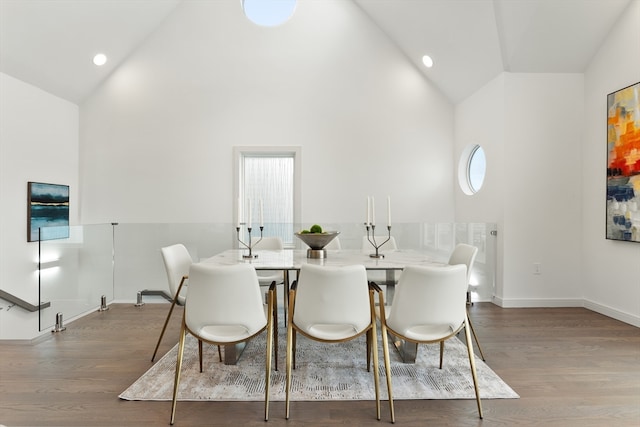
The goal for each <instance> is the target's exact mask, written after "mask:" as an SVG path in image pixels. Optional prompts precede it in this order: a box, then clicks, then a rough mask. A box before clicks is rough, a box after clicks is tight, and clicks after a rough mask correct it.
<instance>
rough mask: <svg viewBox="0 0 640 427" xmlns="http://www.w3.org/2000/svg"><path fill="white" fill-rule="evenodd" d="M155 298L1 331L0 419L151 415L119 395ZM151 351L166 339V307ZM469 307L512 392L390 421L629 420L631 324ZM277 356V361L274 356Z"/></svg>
mask: <svg viewBox="0 0 640 427" xmlns="http://www.w3.org/2000/svg"><path fill="white" fill-rule="evenodd" d="M167 310H168V305H166V304H146V305H145V306H143V307H141V308H136V307H134V306H133V304H113V305H111V306H110V310H109V311H106V312H95V313H92V314H90V315H88V316H86V317H84V318H82V319H79V320H77V321H75V322H72V323H68V324H66V325H65V326H67V330H66V331H64V332H61V333H56V334H51V335H48V336H46V337H45V338H42V339H39V340H37V341H36V342H35V343H19V342H0V424H4V425H7V426H162V425H168V424H169V415H170V406H171V404H170V402H127V401H121V400H119V399H118V397H117V396H118V394H119V393H121V392H122V391H123V390H124V389H125V388H127V387H128V386H129V385H130V384H131V383H132V382H133V381H135V380H136V379H137V378H138V377H139V376H140V375H141V374H142V373H144V372H145V371H146V370H147V369H148V368H149V367H150V366H151V361H150V358H151V354H152V353H153V348H154V346H155V343H156V340H157V338H158V334H159V332H160V328H161V327H162V322H163V321H164V317H165V315H166V313H167ZM176 310H177V312H175V313H174V315H173V318H172V322H171V323H170V325H169V328H168V330H167V335H166V337H165V340H164V342H163V343H162V345H161V347H160V350H159V354H160V355H162V354H164V353H165V352H166V351H168V350H169V349H170V348H171V347H172V346H173V345H174V344H175V343H176V341H177V339H176V337H177V335H178V329H179V322H180V316H181V315H182V310H181V308H177V309H176ZM471 317H472V319H473V323H474V326H475V328H476V331H477V333H478V335H479V338H480V342H481V345H482V347H483V350H484V353H485V356H486V357H487V364H488V365H489V366H490V367H491V368H492V369H493V370H494V371H496V372H497V373H498V374H499V375H500V376H501V377H502V378H503V379H504V380H505V381H506V382H507V383H508V384H509V385H510V386H511V387H512V388H513V389H514V390H515V391H516V392H517V393H518V394H520V396H521V398H520V399H506V400H483V407H484V419H483V420H480V419H479V418H478V413H477V410H476V405H475V402H474V401H473V400H457V401H456V400H427V401H424V400H419V401H396V402H395V405H396V425H401V426H428V425H430V426H456V427H458V426H536V425H544V426H563V427H564V426H580V427H589V426H598V427H600V426H634V427H637V426H640V329H638V328H635V327H633V326H630V325H627V324H624V323H621V322H618V321H616V320H613V319H610V318H607V317H605V316H602V315H599V314H597V313H594V312H591V311H589V310H586V309H581V308H550V309H501V308H499V307H496V306H494V305H493V304H489V303H483V304H475V305H474V306H473V307H472V308H471ZM281 366H284V363H282V364H281ZM382 409H383V412H382V420H381V421H380V422H379V423H380V424H376V423H378V422H377V421H376V420H375V414H374V412H375V411H374V409H373V405H372V402H358V401H356V402H353V401H350V402H292V403H291V418H290V420H289V421H286V420H285V419H284V403H283V402H272V404H271V410H270V420H269V422H268V424H266V423H265V422H264V421H263V420H262V411H263V403H262V402H240V403H228V402H179V403H178V408H177V414H176V424H175V425H176V426H204V425H207V426H231V425H234V426H236V425H242V426H267V425H270V426H274V427H275V426H284V425H287V426H329V425H350V426H365V425H366V426H369V425H382V424H385V425H389V424H390V422H389V414H388V407H387V406H386V405H384V404H383V406H382Z"/></svg>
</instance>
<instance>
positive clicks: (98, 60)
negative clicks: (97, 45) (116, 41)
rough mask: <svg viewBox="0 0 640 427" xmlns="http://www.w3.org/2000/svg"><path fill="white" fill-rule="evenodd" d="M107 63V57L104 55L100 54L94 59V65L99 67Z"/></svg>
mask: <svg viewBox="0 0 640 427" xmlns="http://www.w3.org/2000/svg"><path fill="white" fill-rule="evenodd" d="M106 62H107V55H105V54H104V53H99V54H97V55H96V56H94V57H93V63H94V64H96V65H97V66H101V65H104V64H106Z"/></svg>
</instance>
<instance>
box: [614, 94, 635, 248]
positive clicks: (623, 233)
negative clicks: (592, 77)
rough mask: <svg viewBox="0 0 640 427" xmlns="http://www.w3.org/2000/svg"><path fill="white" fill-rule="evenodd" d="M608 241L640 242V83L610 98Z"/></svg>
mask: <svg viewBox="0 0 640 427" xmlns="http://www.w3.org/2000/svg"><path fill="white" fill-rule="evenodd" d="M606 206H607V208H606V209H607V220H606V221H607V224H606V230H607V231H606V234H607V239H612V240H625V241H631V242H640V82H638V83H636V84H633V85H631V86H627V87H625V88H623V89H620V90H618V91H615V92H612V93H610V94H609V95H607V201H606Z"/></svg>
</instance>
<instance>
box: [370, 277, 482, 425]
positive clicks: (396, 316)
mask: <svg viewBox="0 0 640 427" xmlns="http://www.w3.org/2000/svg"><path fill="white" fill-rule="evenodd" d="M466 293H467V267H466V266H465V265H451V266H448V265H447V266H442V267H436V266H415V265H412V266H407V267H405V269H404V270H403V271H402V273H401V274H400V278H399V280H398V286H397V289H396V292H395V295H394V297H393V301H392V302H391V305H390V306H389V307H388V308H386V307H385V305H384V304H380V305H379V307H378V310H379V311H378V317H379V318H380V325H381V333H382V334H383V336H384V335H386V334H387V333H390V334H391V335H392V336H394V337H396V338H397V339H399V340H403V341H405V342H410V343H413V344H415V346H416V348H415V350H416V351H417V345H418V344H431V343H439V344H440V369H442V364H443V353H444V342H445V341H446V340H448V339H451V338H455V337H456V335H457V334H458V332H460V331H461V330H463V329H464V331H465V339H466V343H467V353H468V357H469V366H470V369H471V375H472V377H473V386H474V390H475V395H476V403H477V406H478V413H479V415H480V418H482V416H483V415H482V403H481V401H480V390H479V386H478V376H477V372H476V364H475V356H474V354H473V345H472V342H471V334H470V332H469V328H467V327H466V326H467V325H468V320H467V298H466ZM393 341H396V339H394V340H393ZM387 345H388V344H387Z"/></svg>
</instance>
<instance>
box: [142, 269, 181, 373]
mask: <svg viewBox="0 0 640 427" xmlns="http://www.w3.org/2000/svg"><path fill="white" fill-rule="evenodd" d="M188 278H189V276H182V280H180V285H178V290H177V291H176V294H175V295H174V296H173V300H172V301H171V307H170V308H169V313H168V314H167V318H166V319H165V321H164V326H162V332H160V337H159V338H158V343H157V344H156V349H155V350H153V356H151V361H152V362H153V359H155V358H156V353H157V352H158V347H160V341H162V337H163V336H164V332H165V330H166V329H167V325H168V324H169V318H171V313H173V308H174V307H175V306H176V302H177V301H178V295H180V292H181V291H182V287H183V286H184V282H185V281H186V280H187V279H188Z"/></svg>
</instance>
